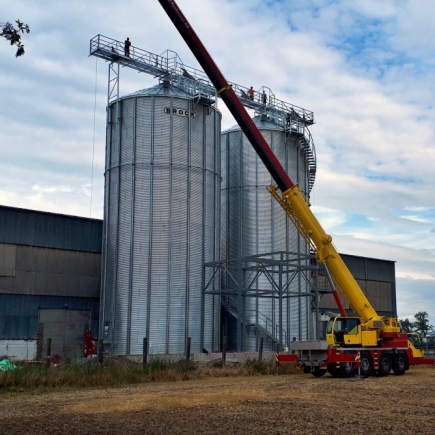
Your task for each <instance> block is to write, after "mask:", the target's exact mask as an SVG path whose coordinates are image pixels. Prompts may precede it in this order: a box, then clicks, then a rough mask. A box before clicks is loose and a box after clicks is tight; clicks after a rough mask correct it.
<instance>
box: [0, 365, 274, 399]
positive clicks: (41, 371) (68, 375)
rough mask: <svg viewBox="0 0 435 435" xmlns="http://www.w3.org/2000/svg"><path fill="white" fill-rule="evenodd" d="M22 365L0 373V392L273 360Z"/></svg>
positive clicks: (243, 372) (206, 374)
mask: <svg viewBox="0 0 435 435" xmlns="http://www.w3.org/2000/svg"><path fill="white" fill-rule="evenodd" d="M21 367H22V369H20V370H13V371H9V372H5V373H0V395H5V394H9V393H15V392H32V393H38V392H47V391H51V390H53V389H59V388H63V389H71V388H102V387H120V386H123V385H131V384H142V383H153V382H178V381H189V380H194V379H207V378H227V377H239V376H255V375H260V374H272V373H274V370H275V367H274V363H273V361H272V360H271V361H263V362H259V361H258V360H254V359H251V360H247V361H246V363H245V364H244V365H242V366H226V367H222V365H221V364H220V363H216V364H213V365H212V366H210V365H198V364H195V363H192V362H186V361H178V362H170V361H169V360H165V359H154V360H152V361H151V362H150V364H148V365H147V366H146V368H142V365H141V364H136V363H133V362H132V361H130V360H128V359H126V358H123V357H117V358H107V359H106V360H105V361H104V363H103V364H99V363H97V362H96V360H87V361H86V360H85V361H84V362H83V363H82V364H79V365H72V364H64V365H59V366H54V365H53V366H51V367H49V368H47V367H46V366H45V365H43V364H23V365H22V366H21Z"/></svg>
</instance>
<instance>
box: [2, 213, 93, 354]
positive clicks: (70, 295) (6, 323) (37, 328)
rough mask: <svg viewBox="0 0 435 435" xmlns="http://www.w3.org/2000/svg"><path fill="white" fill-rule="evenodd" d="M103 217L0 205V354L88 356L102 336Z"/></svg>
mask: <svg viewBox="0 0 435 435" xmlns="http://www.w3.org/2000/svg"><path fill="white" fill-rule="evenodd" d="M101 239H102V222H101V221H99V220H94V219H85V218H79V217H73V216H65V215H59V214H53V213H45V212H39V211H32V210H23V209H17V208H11V207H4V206H0V356H7V357H8V358H11V359H35V358H38V357H39V358H41V357H43V356H45V354H46V349H45V347H44V346H46V342H47V340H46V338H47V337H49V338H51V339H52V345H51V354H52V355H56V354H59V355H60V356H62V357H67V358H72V357H76V356H82V355H83V336H84V333H85V331H86V330H87V329H88V328H90V329H91V331H92V334H93V335H96V334H97V333H98V307H99V290H100V280H101V278H100V276H101Z"/></svg>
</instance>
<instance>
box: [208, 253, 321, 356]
mask: <svg viewBox="0 0 435 435" xmlns="http://www.w3.org/2000/svg"><path fill="white" fill-rule="evenodd" d="M312 259H313V256H312V255H305V254H301V253H297V252H290V251H277V252H270V253H264V254H258V255H253V256H246V257H243V258H238V259H231V260H224V261H219V262H214V263H206V264H204V269H205V270H204V276H209V277H210V278H209V279H208V281H207V282H205V281H204V285H203V291H204V294H205V295H206V294H208V295H220V297H221V300H222V303H223V304H224V305H226V304H227V309H230V308H231V307H232V308H235V309H236V312H237V351H238V352H240V351H243V350H245V340H246V334H247V326H248V325H246V298H248V297H254V298H272V299H274V300H277V301H278V306H279V309H278V322H277V324H272V325H271V328H272V331H274V336H275V340H276V344H277V346H278V348H279V350H282V349H283V348H284V347H288V346H289V345H290V340H291V337H290V331H289V325H287V327H286V329H285V328H284V325H283V300H285V299H289V300H290V299H291V298H295V299H297V300H298V302H297V303H299V300H300V299H301V298H310V299H311V303H310V304H307V305H309V306H312V310H314V317H315V322H314V325H312V324H311V322H310V323H309V326H308V329H309V330H308V335H309V337H310V338H311V339H313V338H316V337H317V335H318V331H317V326H316V325H317V321H318V319H319V304H318V295H319V293H318V289H317V287H316V285H315V282H316V281H314V285H313V281H312V279H311V276H312V272H313V271H315V270H317V267H318V266H317V265H316V264H315V263H313V262H312ZM207 271H208V273H207ZM315 275H316V274H315ZM260 276H263V277H266V279H267V280H268V282H269V287H268V288H262V289H258V288H256V283H257V282H258V279H259V277H260ZM216 280H219V282H221V283H222V285H221V286H218V285H216V283H215V281H216ZM294 280H298V281H299V282H302V283H306V285H307V288H308V291H301V285H298V288H299V290H298V291H291V290H290V284H291V283H292V282H294ZM225 282H226V283H227V285H226V288H225V287H224V284H223V283H225ZM298 313H299V314H298V315H299V322H301V318H300V317H301V314H302V313H301V310H298ZM257 319H258V317H257ZM266 320H267V319H266ZM272 323H273V322H272ZM245 325H246V327H245Z"/></svg>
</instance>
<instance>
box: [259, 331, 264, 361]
mask: <svg viewBox="0 0 435 435" xmlns="http://www.w3.org/2000/svg"><path fill="white" fill-rule="evenodd" d="M258 361H260V362H261V361H263V337H260V348H259V350H258Z"/></svg>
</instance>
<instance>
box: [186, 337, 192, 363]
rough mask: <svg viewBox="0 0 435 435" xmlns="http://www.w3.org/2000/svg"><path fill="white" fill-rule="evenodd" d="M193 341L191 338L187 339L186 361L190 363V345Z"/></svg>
mask: <svg viewBox="0 0 435 435" xmlns="http://www.w3.org/2000/svg"><path fill="white" fill-rule="evenodd" d="M191 341H192V338H191V337H187V343H186V361H190V343H191Z"/></svg>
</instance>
